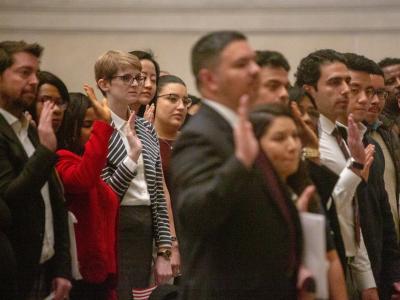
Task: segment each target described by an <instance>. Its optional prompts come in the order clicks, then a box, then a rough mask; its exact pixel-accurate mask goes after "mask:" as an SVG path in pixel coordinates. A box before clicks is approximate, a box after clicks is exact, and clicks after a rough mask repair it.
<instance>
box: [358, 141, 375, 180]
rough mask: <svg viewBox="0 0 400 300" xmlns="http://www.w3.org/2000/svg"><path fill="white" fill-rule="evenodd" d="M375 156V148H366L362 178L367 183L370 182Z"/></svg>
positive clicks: (371, 146)
mask: <svg viewBox="0 0 400 300" xmlns="http://www.w3.org/2000/svg"><path fill="white" fill-rule="evenodd" d="M374 154H375V146H374V145H372V144H369V145H368V146H367V148H365V163H364V168H363V169H362V170H361V177H362V178H363V179H364V181H366V182H367V181H368V177H369V169H370V167H371V165H372V162H373V161H374Z"/></svg>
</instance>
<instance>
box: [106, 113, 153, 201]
mask: <svg viewBox="0 0 400 300" xmlns="http://www.w3.org/2000/svg"><path fill="white" fill-rule="evenodd" d="M111 117H112V120H113V122H114V126H115V128H116V129H117V130H118V132H119V133H120V135H121V138H122V141H123V143H124V146H125V149H126V151H127V153H129V151H130V150H131V147H130V146H129V143H128V139H127V137H126V130H127V127H126V126H128V122H127V121H125V120H124V119H122V118H120V117H119V116H117V115H116V114H115V113H113V112H111ZM124 164H125V165H126V166H127V167H128V168H129V169H130V170H131V171H135V170H136V172H137V175H136V176H135V177H134V178H133V179H132V181H131V183H130V185H129V187H128V190H127V191H126V193H125V195H124V197H123V198H122V201H121V205H123V206H137V205H146V206H150V194H149V192H148V189H147V182H146V177H145V173H144V162H143V155H142V154H140V156H139V159H138V161H137V163H135V162H134V161H133V160H132V159H130V158H129V156H127V157H126V158H125V159H124Z"/></svg>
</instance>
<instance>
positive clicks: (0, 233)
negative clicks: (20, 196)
mask: <svg viewBox="0 0 400 300" xmlns="http://www.w3.org/2000/svg"><path fill="white" fill-rule="evenodd" d="M10 225H11V213H10V210H9V209H8V206H7V205H6V203H5V202H4V201H3V199H0V296H1V297H0V298H1V299H4V300H14V299H15V300H16V299H18V298H17V278H16V276H17V263H16V262H15V256H14V251H13V249H12V247H11V244H10V241H9V240H8V238H7V236H6V235H5V234H4V231H6V230H7V229H8V228H9V227H10Z"/></svg>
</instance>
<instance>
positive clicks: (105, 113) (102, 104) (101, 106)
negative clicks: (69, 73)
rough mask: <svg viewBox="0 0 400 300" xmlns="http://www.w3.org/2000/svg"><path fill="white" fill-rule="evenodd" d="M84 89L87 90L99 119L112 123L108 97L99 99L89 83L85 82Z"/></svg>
mask: <svg viewBox="0 0 400 300" xmlns="http://www.w3.org/2000/svg"><path fill="white" fill-rule="evenodd" d="M83 89H84V90H85V92H86V95H87V96H88V98H89V100H90V103H91V104H92V107H93V110H94V113H95V114H96V117H97V119H99V120H102V121H104V122H107V123H111V111H110V109H109V107H108V105H107V99H106V98H104V99H103V100H101V101H100V100H97V97H96V94H95V93H94V90H93V88H92V87H91V86H90V85H88V84H84V85H83Z"/></svg>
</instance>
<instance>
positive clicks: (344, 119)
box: [337, 115, 347, 126]
mask: <svg viewBox="0 0 400 300" xmlns="http://www.w3.org/2000/svg"><path fill="white" fill-rule="evenodd" d="M337 121H338V122H340V123H342V124H343V125H346V126H347V116H346V115H343V116H339V118H338V119H337Z"/></svg>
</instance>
